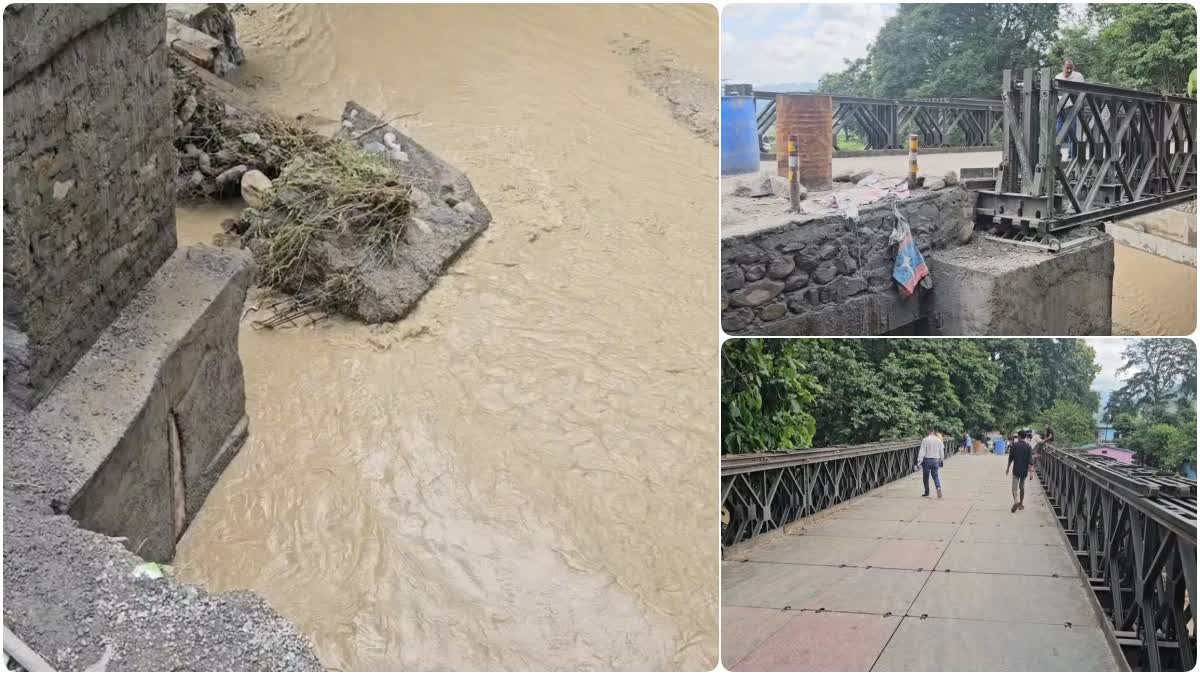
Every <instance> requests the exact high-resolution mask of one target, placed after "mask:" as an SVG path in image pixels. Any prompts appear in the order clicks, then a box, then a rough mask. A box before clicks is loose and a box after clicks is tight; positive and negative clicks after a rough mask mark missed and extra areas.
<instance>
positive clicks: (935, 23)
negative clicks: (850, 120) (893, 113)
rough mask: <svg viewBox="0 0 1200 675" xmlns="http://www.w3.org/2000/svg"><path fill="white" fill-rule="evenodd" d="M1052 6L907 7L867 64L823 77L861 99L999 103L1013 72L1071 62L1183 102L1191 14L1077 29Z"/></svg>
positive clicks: (1180, 7) (1153, 9)
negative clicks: (1007, 73) (985, 99)
mask: <svg viewBox="0 0 1200 675" xmlns="http://www.w3.org/2000/svg"><path fill="white" fill-rule="evenodd" d="M1063 7H1064V5H1058V4H1050V3H1041V4H1038V3H982V4H905V5H901V6H900V9H899V11H898V12H897V13H896V15H895V16H893V17H892V18H891V19H889V20H888V22H887V23H886V24H884V26H883V28H882V29H881V30H880V31H879V35H878V36H876V38H875V41H874V42H873V43H872V44H871V45H869V47H868V51H867V56H865V57H863V58H861V59H856V60H853V61H849V60H848V61H846V62H845V65H846V67H845V68H844V69H843V70H840V71H837V72H833V73H827V74H825V75H824V76H822V77H821V80H820V85H819V87H818V89H819V90H820V91H823V92H827V93H834V94H846V95H854V96H882V97H907V98H918V97H931V96H996V95H997V93H998V92H999V90H1000V84H1001V78H1002V77H1003V71H1004V70H1005V69H1012V70H1020V69H1023V68H1040V67H1047V66H1048V67H1055V66H1058V65H1060V64H1061V63H1062V62H1063V60H1064V59H1065V58H1071V59H1072V61H1074V63H1075V66H1076V67H1077V68H1078V69H1079V71H1080V72H1082V73H1083V74H1084V75H1085V76H1086V77H1087V79H1088V81H1089V82H1102V83H1107V84H1114V85H1118V86H1123V87H1133V88H1138V89H1149V90H1155V91H1162V92H1173V93H1179V92H1183V91H1184V90H1185V89H1186V88H1187V87H1188V81H1189V80H1188V78H1189V74H1190V73H1191V72H1192V70H1193V69H1194V68H1195V64H1196V10H1195V8H1194V7H1192V6H1191V5H1187V4H1157V5H1156V4H1092V5H1089V6H1088V10H1087V12H1086V13H1084V14H1082V15H1081V16H1080V17H1079V18H1078V19H1071V14H1070V13H1065V14H1064V12H1063V11H1062V8H1063Z"/></svg>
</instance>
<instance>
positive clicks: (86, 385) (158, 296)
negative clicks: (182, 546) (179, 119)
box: [5, 246, 251, 561]
mask: <svg viewBox="0 0 1200 675" xmlns="http://www.w3.org/2000/svg"><path fill="white" fill-rule="evenodd" d="M250 278H251V264H250V258H249V256H248V255H247V254H246V253H244V252H241V251H230V250H227V249H217V248H212V247H208V246H194V247H191V248H188V249H181V250H180V251H178V252H177V253H175V255H173V256H172V257H171V258H169V259H168V260H167V262H166V263H165V264H164V265H163V266H162V268H161V269H160V270H159V271H158V273H157V274H155V275H154V276H153V277H152V278H151V279H150V281H149V282H147V284H146V286H145V287H144V288H143V289H142V291H141V292H140V293H139V294H138V295H137V296H135V297H134V299H133V300H132V301H131V302H130V303H129V305H128V306H127V307H126V308H125V310H123V311H122V313H121V314H120V315H119V316H118V317H117V319H116V320H115V321H114V322H113V323H112V325H110V326H109V327H108V328H107V329H105V331H104V332H103V333H102V334H101V335H100V337H99V338H98V339H97V340H96V342H95V344H94V345H93V346H92V348H91V349H90V350H88V352H87V353H86V354H85V355H84V356H83V357H82V358H81V359H79V361H78V362H77V363H76V365H75V367H74V368H73V369H72V370H71V372H70V373H68V374H67V375H66V376H65V377H64V378H63V379H62V380H61V381H60V382H59V385H58V386H57V387H56V388H55V389H54V391H53V392H52V393H51V394H50V395H49V396H48V397H47V398H46V399H45V400H43V401H42V403H41V404H40V405H38V407H37V408H35V409H34V410H33V411H31V412H29V413H26V414H22V415H20V416H18V417H17V418H15V419H14V420H8V419H6V428H5V445H6V452H5V465H6V466H5V468H6V471H9V472H12V477H13V478H14V479H15V480H18V481H22V482H25V483H29V484H31V485H37V486H39V492H41V495H40V497H39V498H40V499H41V500H43V501H44V503H45V504H47V505H53V507H54V509H55V510H57V511H59V512H64V511H65V512H67V513H69V514H70V515H71V517H72V518H74V519H75V520H76V521H78V522H79V524H80V525H81V526H83V527H85V528H87V529H90V530H94V531H97V532H100V533H103V534H107V535H109V536H116V537H125V538H126V541H125V544H126V546H128V547H129V548H130V549H131V550H133V551H134V552H136V553H138V554H139V555H141V556H142V557H143V558H145V559H147V560H156V561H169V560H170V559H171V558H172V556H173V555H174V551H175V542H176V540H177V539H178V537H179V535H181V534H182V532H183V530H182V528H186V526H187V523H189V522H190V521H191V519H192V518H194V517H195V515H196V513H197V512H198V511H199V509H200V506H201V505H202V504H203V502H204V498H205V496H206V495H207V494H208V492H209V490H211V488H212V486H213V484H214V483H215V482H216V480H217V478H218V477H219V476H220V474H221V471H222V470H223V469H224V468H225V466H226V465H227V464H228V462H229V461H230V460H231V459H232V458H233V456H234V455H235V454H236V451H237V450H238V449H239V448H240V447H241V441H242V439H243V438H244V437H245V434H246V423H245V417H244V416H245V386H244V381H243V377H242V365H241V361H240V359H239V358H238V353H237V335H238V322H239V319H240V317H241V308H242V303H243V301H244V300H245V295H246V289H247V288H248V286H249V283H250ZM10 421H11V422H12V424H9V422H10ZM173 446H177V447H178V449H179V452H180V454H181V456H180V460H181V461H179V462H177V464H178V465H179V469H181V470H182V475H180V474H179V473H177V472H176V471H175V470H173V461H172V460H173V457H172V449H173ZM177 486H181V487H182V494H180V493H179V490H178V489H177ZM177 506H182V508H183V519H182V523H177V522H176V519H175V512H176V507H177ZM180 524H181V525H182V528H181V527H180V526H179V525H180Z"/></svg>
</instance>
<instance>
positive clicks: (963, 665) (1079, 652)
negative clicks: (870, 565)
mask: <svg viewBox="0 0 1200 675" xmlns="http://www.w3.org/2000/svg"><path fill="white" fill-rule="evenodd" d="M872 670H876V671H889V672H897V671H905V672H922V671H934V672H948V671H972V672H978V671H991V672H1004V671H1007V672H1039V671H1053V672H1062V671H1082V672H1113V671H1116V670H1117V665H1116V661H1115V660H1114V658H1113V655H1112V652H1111V651H1110V650H1109V647H1108V643H1107V641H1106V640H1105V637H1104V633H1103V631H1101V630H1100V629H1099V628H1092V627H1072V628H1066V627H1063V626H1047V625H1045V624H1036V623H999V622H995V621H968V620H965V619H935V618H929V619H925V620H921V619H918V618H915V617H906V618H905V619H904V620H903V621H902V622H900V627H899V628H897V629H896V634H895V635H893V636H892V639H891V641H889V642H888V645H887V647H886V648H885V649H884V650H883V654H881V655H880V656H879V660H878V661H877V662H876V663H875V667H874V668H873V669H872Z"/></svg>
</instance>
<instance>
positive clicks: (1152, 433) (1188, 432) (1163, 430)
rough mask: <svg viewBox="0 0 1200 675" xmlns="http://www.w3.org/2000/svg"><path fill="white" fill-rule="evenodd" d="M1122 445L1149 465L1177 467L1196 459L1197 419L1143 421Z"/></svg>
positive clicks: (1165, 467) (1171, 469)
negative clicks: (1179, 423)
mask: <svg viewBox="0 0 1200 675" xmlns="http://www.w3.org/2000/svg"><path fill="white" fill-rule="evenodd" d="M1123 445H1124V446H1125V447H1127V448H1128V449H1130V450H1133V451H1135V452H1137V461H1138V462H1139V463H1141V464H1145V465H1146V466H1152V467H1155V468H1158V469H1165V470H1168V471H1177V470H1178V469H1179V468H1180V467H1181V466H1183V463H1184V462H1186V461H1189V460H1191V461H1195V457H1196V422H1195V419H1194V418H1193V420H1192V422H1191V425H1190V426H1183V427H1179V426H1174V425H1171V424H1166V423H1164V422H1143V424H1141V425H1140V426H1138V427H1137V428H1136V429H1134V431H1133V433H1132V434H1130V435H1129V437H1128V438H1126V439H1125V441H1124V443H1123Z"/></svg>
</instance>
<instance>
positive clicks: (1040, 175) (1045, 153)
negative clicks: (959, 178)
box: [975, 68, 1196, 238]
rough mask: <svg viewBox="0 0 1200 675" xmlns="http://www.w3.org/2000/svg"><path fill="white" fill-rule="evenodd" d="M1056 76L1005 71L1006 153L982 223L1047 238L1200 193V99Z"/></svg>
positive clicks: (983, 196) (983, 206) (983, 205)
mask: <svg viewBox="0 0 1200 675" xmlns="http://www.w3.org/2000/svg"><path fill="white" fill-rule="evenodd" d="M1055 74H1056V72H1055V71H1054V70H1053V69H1049V68H1047V69H1042V70H1039V71H1037V72H1036V73H1035V72H1034V71H1033V70H1032V69H1026V70H1025V71H1024V73H1023V77H1022V79H1021V80H1017V79H1015V78H1014V76H1013V72H1012V71H1011V70H1006V71H1004V78H1003V85H1002V88H1003V92H1002V93H1003V97H1002V106H1003V124H1002V126H1003V136H1004V140H1003V146H1002V147H1003V150H1004V158H1003V160H1002V163H1001V166H1000V170H999V171H997V172H996V181H995V186H994V189H993V190H981V191H979V192H978V195H979V196H978V201H977V203H976V209H975V213H976V219H977V221H978V222H979V223H981V224H983V225H988V226H991V227H992V228H993V230H994V231H995V232H996V233H997V234H1005V233H1009V232H1011V231H1013V230H1019V231H1021V232H1025V233H1036V234H1037V235H1039V236H1041V237H1043V238H1045V237H1048V236H1049V234H1050V233H1052V232H1055V231H1058V230H1063V229H1067V228H1072V227H1075V226H1078V225H1084V224H1089V223H1098V222H1103V221H1107V220H1112V219H1116V218H1124V217H1128V216H1132V215H1136V214H1138V213H1143V212H1147V211H1152V210H1157V209H1160V208H1163V207H1165V206H1169V205H1171V204H1176V203H1179V202H1184V201H1187V200H1190V199H1193V198H1195V196H1196V167H1195V164H1196V140H1195V124H1196V99H1194V98H1183V97H1180V96H1169V95H1163V94H1151V93H1147V92H1142V91H1137V90H1133V89H1122V88H1119V87H1110V86H1107V85H1100V84H1088V83H1083V82H1069V81H1066V80H1057V79H1055V78H1054V76H1055ZM1064 155H1066V156H1065V157H1064Z"/></svg>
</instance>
